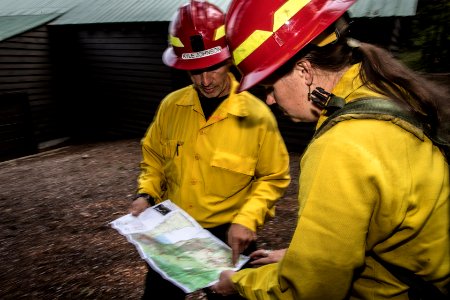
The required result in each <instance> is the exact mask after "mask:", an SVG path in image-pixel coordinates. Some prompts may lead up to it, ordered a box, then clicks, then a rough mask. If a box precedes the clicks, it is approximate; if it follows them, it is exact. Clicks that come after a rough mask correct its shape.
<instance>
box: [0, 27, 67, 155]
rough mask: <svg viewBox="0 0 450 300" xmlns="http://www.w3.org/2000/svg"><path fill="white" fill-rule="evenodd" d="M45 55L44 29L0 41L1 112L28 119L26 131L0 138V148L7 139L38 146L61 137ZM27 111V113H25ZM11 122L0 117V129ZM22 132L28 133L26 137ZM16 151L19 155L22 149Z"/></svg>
mask: <svg viewBox="0 0 450 300" xmlns="http://www.w3.org/2000/svg"><path fill="white" fill-rule="evenodd" d="M49 53H50V49H49V41H48V32H47V28H46V27H45V26H43V27H40V28H37V29H34V30H31V31H28V32H25V33H23V34H21V35H19V36H16V37H12V38H10V39H7V40H5V41H2V42H0V95H1V96H0V101H4V102H3V103H2V104H1V107H2V109H4V110H5V111H6V110H8V109H10V110H11V114H14V115H16V116H27V118H29V119H30V120H29V121H30V122H26V124H27V126H29V128H27V129H26V130H25V131H15V133H16V136H9V137H6V136H3V137H0V143H1V145H2V146H5V145H6V144H8V145H11V144H10V142H11V141H12V140H11V139H15V140H17V141H19V140H23V139H24V138H27V139H29V140H28V142H27V143H31V142H33V143H40V142H43V141H47V140H51V139H55V138H58V137H60V136H61V135H62V134H63V133H62V132H63V129H62V128H63V127H62V126H61V123H60V121H61V116H60V114H59V110H58V103H57V101H56V99H55V98H54V97H53V96H52V78H53V75H52V65H51V62H50V58H49ZM17 94H22V95H26V98H27V100H28V104H24V103H22V102H21V101H22V100H23V99H24V98H23V97H17V96H14V95H17ZM11 99H16V100H11ZM14 101H19V102H21V103H14ZM6 106H8V107H9V108H6ZM28 109H29V111H26V110H28ZM19 118H20V117H19ZM15 121H17V119H16V120H15ZM15 121H14V120H13V118H12V115H6V114H1V115H0V126H2V127H4V128H5V127H10V128H11V126H14V125H13V123H11V122H15ZM23 124H25V123H23ZM23 124H22V125H23ZM20 132H21V133H20ZM24 132H31V133H32V134H31V135H27V137H26V136H24V135H23V133H24ZM31 137H32V140H30V138H31ZM17 145H22V143H18V144H17ZM22 146H23V145H22ZM22 146H19V148H20V147H22ZM16 150H17V153H18V155H19V153H23V151H24V150H25V149H16ZM26 152H27V151H26Z"/></svg>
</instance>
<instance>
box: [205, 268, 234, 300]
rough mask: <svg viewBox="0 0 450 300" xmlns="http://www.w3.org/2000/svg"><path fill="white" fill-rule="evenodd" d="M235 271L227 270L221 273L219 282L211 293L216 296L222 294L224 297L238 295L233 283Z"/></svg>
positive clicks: (212, 287) (211, 289)
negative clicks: (232, 278)
mask: <svg viewBox="0 0 450 300" xmlns="http://www.w3.org/2000/svg"><path fill="white" fill-rule="evenodd" d="M234 273H235V272H234V271H231V270H226V271H223V272H222V273H220V276H219V281H218V282H217V283H216V284H214V285H213V286H211V287H210V288H209V289H210V291H211V292H212V293H213V294H215V293H217V294H220V295H222V296H228V295H232V294H235V293H236V289H235V288H234V285H233V282H232V281H231V276H232V275H233V274H234Z"/></svg>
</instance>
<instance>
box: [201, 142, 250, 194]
mask: <svg viewBox="0 0 450 300" xmlns="http://www.w3.org/2000/svg"><path fill="white" fill-rule="evenodd" d="M255 167H256V158H253V157H245V156H241V155H237V154H235V153H230V152H224V151H216V152H215V153H214V154H213V157H212V158H211V162H210V174H208V176H205V190H206V193H208V194H213V195H218V196H221V197H226V198H228V197H231V196H232V195H234V194H236V193H237V192H239V191H240V190H242V189H244V188H245V187H247V186H248V185H249V184H250V182H251V181H252V179H253V176H254V175H255Z"/></svg>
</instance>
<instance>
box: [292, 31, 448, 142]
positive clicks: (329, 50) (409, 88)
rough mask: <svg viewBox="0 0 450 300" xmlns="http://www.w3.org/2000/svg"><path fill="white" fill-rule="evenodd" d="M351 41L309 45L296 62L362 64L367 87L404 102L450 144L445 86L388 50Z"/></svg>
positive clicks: (328, 66)
mask: <svg viewBox="0 0 450 300" xmlns="http://www.w3.org/2000/svg"><path fill="white" fill-rule="evenodd" d="M348 41H349V38H348V36H346V35H341V36H340V37H339V39H338V40H337V41H336V42H335V43H333V44H330V45H327V46H324V47H316V46H308V47H306V48H304V49H303V50H302V51H300V52H299V53H298V54H297V55H296V56H295V58H294V60H296V61H298V59H299V58H301V57H303V58H306V59H307V60H308V61H310V63H311V64H312V65H314V66H316V67H318V68H320V69H324V70H329V71H339V70H342V69H343V68H345V67H348V66H349V65H352V64H355V63H361V69H360V74H359V75H360V77H361V79H362V81H363V83H364V84H365V85H366V86H367V87H369V88H370V89H372V90H374V91H376V92H378V93H380V94H382V95H385V96H386V97H387V98H390V99H392V100H394V101H398V102H400V103H403V104H404V105H405V106H406V107H407V108H408V109H409V110H412V111H414V112H415V113H417V114H418V115H419V116H421V117H422V119H423V120H424V122H426V123H427V125H428V126H429V127H431V128H432V129H433V130H434V131H435V134H436V135H439V136H440V138H441V139H444V140H445V141H447V142H450V100H449V97H448V95H446V93H445V89H444V88H443V87H442V86H439V85H437V84H436V83H434V82H431V81H430V80H428V79H426V78H425V77H424V76H422V75H421V74H418V73H416V72H415V71H413V70H411V69H410V68H408V67H407V66H405V65H404V64H403V63H402V62H400V61H399V60H397V59H396V58H394V57H393V55H392V54H391V53H390V52H388V51H387V50H385V49H382V48H380V47H377V46H375V45H371V44H368V43H357V45H355V43H353V44H352V43H349V42H348ZM349 44H350V45H349Z"/></svg>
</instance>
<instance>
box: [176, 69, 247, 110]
mask: <svg viewBox="0 0 450 300" xmlns="http://www.w3.org/2000/svg"><path fill="white" fill-rule="evenodd" d="M228 78H229V79H230V94H229V95H228V98H226V99H225V100H224V101H223V102H222V104H220V106H219V107H218V113H220V114H221V115H226V114H232V115H235V116H238V117H245V116H248V115H249V107H248V102H247V101H245V99H246V97H243V96H242V95H241V94H236V89H237V87H238V85H239V83H238V82H237V81H236V78H235V77H234V75H233V74H232V73H228ZM176 104H177V105H180V106H193V109H194V110H196V111H200V100H199V99H198V94H197V91H196V90H195V88H194V85H190V86H189V87H188V90H187V92H186V93H184V94H183V96H182V97H180V99H179V100H178V101H176Z"/></svg>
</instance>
